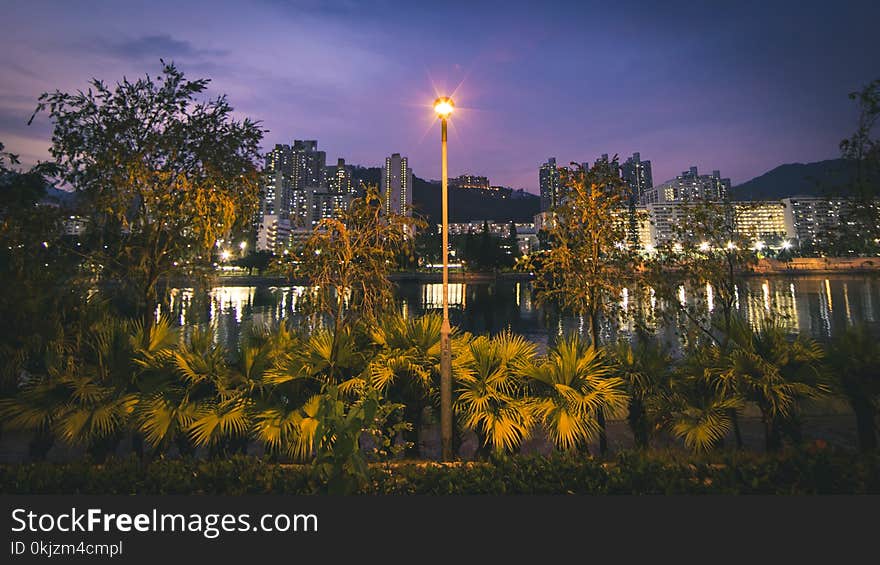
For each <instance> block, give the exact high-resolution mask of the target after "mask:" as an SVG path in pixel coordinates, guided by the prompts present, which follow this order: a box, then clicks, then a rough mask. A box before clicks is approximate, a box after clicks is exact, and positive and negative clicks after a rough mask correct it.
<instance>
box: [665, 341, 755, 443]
mask: <svg viewBox="0 0 880 565" xmlns="http://www.w3.org/2000/svg"><path fill="white" fill-rule="evenodd" d="M722 363H723V355H722V354H721V349H720V348H719V347H718V345H717V344H713V343H702V344H698V345H696V346H694V347H693V348H691V349H690V350H688V351H687V352H686V353H685V356H684V358H683V359H682V360H681V362H680V363H678V365H677V366H676V367H675V369H674V371H673V375H672V378H671V379H670V380H669V384H668V386H667V387H666V388H665V390H662V389H661V392H660V395H659V396H657V399H658V400H659V401H660V402H661V403H662V409H661V410H660V411H659V413H658V414H659V415H660V422H661V425H664V426H665V427H666V428H668V429H669V431H671V432H672V434H673V435H674V436H675V437H677V438H680V439H682V440H683V441H684V444H685V446H686V447H688V448H689V449H691V450H693V451H698V452H700V451H708V450H709V449H711V448H713V447H716V446H718V445H720V444H722V443H723V441H724V438H725V437H726V436H727V434H728V433H729V432H730V431H731V429H733V427H734V416H735V414H737V412H738V411H739V410H741V409H742V407H743V399H742V397H741V396H740V395H739V394H738V393H737V391H736V390H735V388H734V387H730V386H726V381H724V380H723V378H722V376H721V375H722V369H721V366H722Z"/></svg>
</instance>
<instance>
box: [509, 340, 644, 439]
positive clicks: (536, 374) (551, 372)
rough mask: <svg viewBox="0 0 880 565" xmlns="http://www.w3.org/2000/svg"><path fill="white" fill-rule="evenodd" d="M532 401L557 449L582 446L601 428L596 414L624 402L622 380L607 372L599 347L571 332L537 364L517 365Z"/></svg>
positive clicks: (619, 407) (608, 369)
mask: <svg viewBox="0 0 880 565" xmlns="http://www.w3.org/2000/svg"><path fill="white" fill-rule="evenodd" d="M520 374H521V375H523V376H524V377H525V379H526V382H527V384H528V387H529V392H530V395H531V397H532V398H533V399H534V402H533V407H534V410H535V416H536V417H537V418H538V420H540V421H541V423H542V424H543V426H544V428H545V430H546V431H547V434H548V435H549V437H550V439H551V440H552V441H553V445H554V446H555V447H556V448H557V449H560V450H570V449H575V450H586V449H587V446H588V444H589V443H590V442H592V441H594V440H596V439H598V438H599V437H600V435H601V434H602V428H601V426H600V424H599V421H598V413H599V411H600V410H604V411H605V412H606V413H609V414H613V413H614V412H615V411H617V410H619V409H621V408H622V407H623V406H625V404H626V398H627V396H626V390H625V386H624V384H625V383H624V381H623V379H621V378H620V377H616V376H613V375H612V371H611V365H610V364H609V362H608V361H607V360H606V359H605V358H604V357H603V355H602V352H601V350H597V349H596V348H594V347H592V346H589V345H587V344H586V343H585V342H584V341H583V340H581V339H580V338H579V337H578V336H577V335H576V334H573V335H570V336H567V337H563V338H562V339H561V340H559V341H558V342H556V344H555V345H554V346H553V347H552V348H551V349H550V350H549V351H548V353H547V357H546V358H545V359H543V360H541V361H540V362H538V363H529V364H527V365H523V366H522V367H521V368H520Z"/></svg>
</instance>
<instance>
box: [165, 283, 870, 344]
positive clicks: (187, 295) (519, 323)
mask: <svg viewBox="0 0 880 565" xmlns="http://www.w3.org/2000/svg"><path fill="white" fill-rule="evenodd" d="M308 291H309V289H308V288H307V287H303V286H218V287H214V288H212V289H210V290H209V291H208V292H207V293H206V294H205V293H196V292H195V291H194V289H192V288H177V289H173V290H172V291H171V296H170V304H169V310H170V312H164V311H163V313H165V314H170V315H171V316H172V318H173V319H174V320H175V321H177V322H178V323H179V324H180V325H182V326H185V327H190V328H191V327H193V326H196V325H202V324H207V325H208V326H209V327H210V328H211V330H212V331H213V332H214V335H215V339H216V340H217V341H218V342H220V343H226V344H232V343H235V342H236V341H237V340H238V338H239V336H240V333H241V328H242V326H243V325H244V324H246V323H248V322H251V323H254V324H259V325H262V324H271V323H275V322H277V321H278V320H282V319H289V318H296V316H298V315H299V310H298V305H299V303H300V300H301V299H302V297H303V296H304V294H306V293H307V292H308ZM442 292H443V285H442V284H439V283H417V282H402V283H400V284H399V285H398V287H397V291H396V294H397V298H398V304H399V308H400V310H399V311H400V312H401V313H402V314H403V315H404V316H407V317H410V316H418V315H419V314H422V313H424V312H427V311H430V310H439V309H440V308H442ZM878 293H880V284H878V283H877V278H872V277H870V276H837V277H833V276H829V277H827V278H826V277H817V276H812V277H806V276H805V277H770V278H760V279H758V278H754V279H748V280H747V281H746V284H745V285H744V286H743V288H738V289H737V292H736V300H735V306H736V308H737V309H738V311H739V312H740V314H741V315H743V316H745V317H746V318H747V319H748V320H749V322H750V323H751V324H753V325H755V326H757V325H759V324H760V323H762V322H763V321H764V320H767V319H770V318H775V319H776V320H778V321H779V322H780V323H782V324H783V325H784V326H785V327H786V328H787V329H788V330H789V331H790V332H799V333H801V334H804V335H809V336H811V337H814V338H817V339H827V338H829V337H831V336H832V335H834V334H835V333H836V332H839V331H841V330H842V329H843V328H845V327H846V326H848V325H852V324H857V323H860V322H868V323H870V324H874V323H876V321H877V318H878V312H877V305H880V295H878ZM676 298H677V299H678V301H679V302H681V303H683V304H686V305H688V306H691V307H696V308H701V309H703V310H705V311H707V312H708V311H710V310H713V309H714V310H717V308H718V305H717V293H716V292H715V291H714V289H713V288H712V287H711V286H708V285H707V286H705V287H698V288H696V289H688V288H684V287H682V288H680V289H679V291H678V293H677V297H676ZM449 305H450V316H451V318H452V323H453V324H454V325H458V326H459V327H460V328H462V329H463V330H466V331H470V332H473V333H494V332H498V331H501V330H504V329H510V330H512V331H514V332H517V333H520V334H522V335H524V336H525V337H527V338H529V339H531V340H533V341H536V342H538V343H541V344H544V343H546V342H547V340H548V336H549V335H550V334H551V333H552V334H556V335H558V334H559V333H561V332H571V331H578V332H581V333H587V332H588V331H589V323H588V322H586V321H585V320H584V319H583V318H582V317H580V316H577V317H559V316H558V315H555V314H554V313H553V312H552V311H551V309H548V308H539V307H537V306H536V305H535V302H534V299H533V297H532V295H531V286H530V285H529V284H528V283H527V282H516V281H499V282H494V283H450V285H449ZM616 306H617V314H616V315H617V316H618V318H617V320H618V324H619V327H620V331H622V332H624V333H627V332H632V331H634V329H635V323H634V314H635V313H636V312H640V313H641V315H642V316H644V317H645V319H646V320H647V321H648V324H649V326H652V327H655V328H656V329H657V330H659V331H660V332H665V333H669V332H674V330H673V328H672V327H670V323H669V322H668V321H664V320H663V319H662V318H660V313H661V312H663V311H664V309H665V308H666V305H665V304H664V303H663V301H662V300H661V299H660V298H659V297H658V296H657V295H656V293H655V292H654V290H653V289H643V290H641V291H640V290H638V289H621V293H620V295H619V298H618V301H617V302H616Z"/></svg>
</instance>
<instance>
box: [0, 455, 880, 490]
mask: <svg viewBox="0 0 880 565" xmlns="http://www.w3.org/2000/svg"><path fill="white" fill-rule="evenodd" d="M326 491H327V485H322V484H316V483H315V478H314V473H312V472H310V469H309V467H308V466H306V465H279V464H276V463H270V462H268V461H265V460H262V459H258V458H254V457H246V456H236V457H232V458H229V459H226V460H194V459H177V460H172V459H164V460H156V461H153V462H149V463H146V462H141V461H139V460H138V459H136V458H134V457H132V458H129V459H121V460H120V459H116V460H109V461H107V462H106V463H104V464H101V465H96V464H93V463H90V462H88V461H76V462H72V463H65V464H51V463H32V464H21V465H3V466H0V492H2V493H3V494H224V495H241V494H313V493H316V492H326ZM358 492H360V493H361V494H391V495H405V494H422V495H424V494H428V495H447V494H878V493H880V454H876V453H875V454H859V453H854V452H849V451H836V450H831V449H801V450H789V451H784V452H782V453H778V454H771V455H765V454H754V453H741V452H732V453H716V454H712V455H705V456H701V457H695V456H691V455H683V454H673V453H667V452H655V453H639V452H622V453H619V454H617V455H616V456H614V457H611V458H607V459H599V458H593V457H589V456H583V455H574V454H562V455H554V456H551V457H543V456H516V457H505V458H498V459H494V460H492V461H488V462H459V463H425V462H399V463H383V464H374V465H370V466H369V468H368V480H367V481H366V482H364V483H363V484H362V485H361V487H360V489H359V491H358Z"/></svg>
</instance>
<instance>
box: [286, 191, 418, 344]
mask: <svg viewBox="0 0 880 565" xmlns="http://www.w3.org/2000/svg"><path fill="white" fill-rule="evenodd" d="M418 227H421V224H420V222H418V221H416V220H413V219H412V218H409V217H407V216H403V215H399V214H390V215H385V214H383V213H382V199H381V197H380V196H379V192H378V190H377V189H376V187H370V188H369V189H368V190H367V194H366V195H365V196H364V197H363V198H356V199H354V200H353V201H352V203H351V206H349V208H348V209H347V210H345V211H342V212H341V214H340V215H339V217H338V218H326V219H324V220H321V222H320V223H319V224H318V225H317V226H316V227H315V229H314V231H313V232H312V234H311V235H310V236H309V238H308V239H307V240H306V241H305V243H304V244H303V245H302V247H301V248H300V249H299V250H297V253H296V255H295V263H294V265H293V269H294V273H295V274H296V275H298V276H299V277H301V278H303V279H305V280H308V281H309V283H310V284H311V285H313V287H314V289H315V292H314V293H313V294H312V295H309V296H307V297H306V300H307V301H308V302H307V303H304V304H303V306H304V307H305V308H307V309H308V310H310V312H311V313H312V314H313V318H314V319H315V322H316V323H317V322H318V321H319V320H318V318H320V321H321V322H328V325H329V326H330V330H331V331H332V339H333V344H332V352H333V357H334V358H335V356H336V354H337V352H338V347H339V344H340V340H341V339H343V333H344V332H343V330H344V329H346V328H350V327H351V326H352V325H353V323H354V322H356V321H359V320H363V321H366V322H368V323H370V324H372V323H375V322H376V321H377V320H379V318H380V317H381V316H382V315H384V314H386V313H388V311H389V309H390V306H391V305H392V304H393V299H394V295H393V286H392V284H391V281H390V280H389V279H388V275H389V274H390V272H391V270H392V268H393V267H394V262H395V260H396V259H397V258H398V257H399V256H400V251H401V249H404V248H407V247H411V246H412V244H413V240H412V238H411V237H410V236H408V235H407V234H408V233H413V229H415V228H418Z"/></svg>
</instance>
